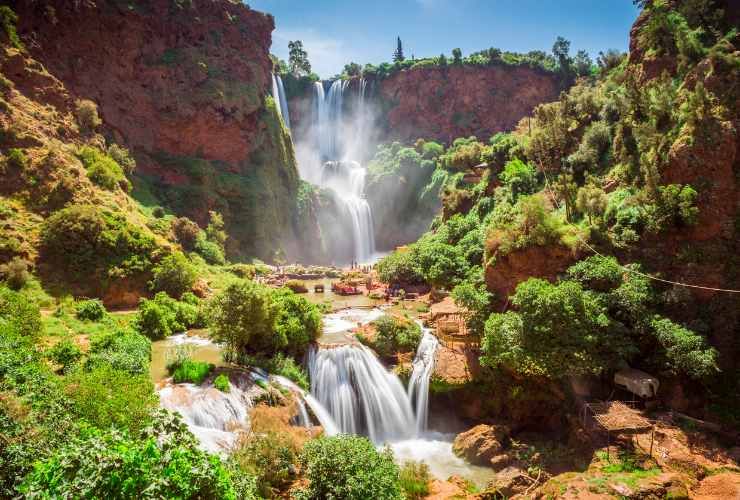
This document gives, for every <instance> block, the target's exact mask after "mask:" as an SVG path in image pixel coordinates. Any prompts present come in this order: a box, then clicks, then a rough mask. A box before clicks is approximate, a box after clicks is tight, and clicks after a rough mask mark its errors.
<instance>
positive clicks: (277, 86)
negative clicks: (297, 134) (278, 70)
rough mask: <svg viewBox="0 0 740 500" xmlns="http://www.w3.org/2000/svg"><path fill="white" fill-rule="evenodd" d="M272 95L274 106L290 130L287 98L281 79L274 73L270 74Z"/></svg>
mask: <svg viewBox="0 0 740 500" xmlns="http://www.w3.org/2000/svg"><path fill="white" fill-rule="evenodd" d="M272 97H273V99H275V107H276V108H277V112H278V114H279V115H280V117H281V118H282V119H283V123H284V124H285V127H286V128H287V129H288V130H290V111H289V110H288V99H287V98H286V96H285V88H284V87H283V79H282V78H280V75H276V74H275V73H273V74H272Z"/></svg>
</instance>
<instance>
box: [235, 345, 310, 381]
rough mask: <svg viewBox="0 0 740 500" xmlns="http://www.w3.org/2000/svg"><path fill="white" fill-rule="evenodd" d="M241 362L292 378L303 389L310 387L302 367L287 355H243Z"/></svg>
mask: <svg viewBox="0 0 740 500" xmlns="http://www.w3.org/2000/svg"><path fill="white" fill-rule="evenodd" d="M242 361H243V364H246V365H249V366H258V367H260V368H263V369H265V370H267V371H268V372H269V373H271V374H273V375H281V376H283V377H285V378H287V379H288V380H292V381H293V382H294V383H295V384H296V385H298V386H299V387H300V388H301V389H303V390H304V391H307V390H309V389H310V384H309V381H308V374H307V373H306V370H304V369H303V367H302V366H301V365H300V364H298V363H296V362H295V360H294V359H293V358H291V357H289V356H286V355H284V354H283V353H281V352H279V353H277V354H276V355H275V356H273V357H272V358H263V357H249V356H248V357H245V358H243V360H242Z"/></svg>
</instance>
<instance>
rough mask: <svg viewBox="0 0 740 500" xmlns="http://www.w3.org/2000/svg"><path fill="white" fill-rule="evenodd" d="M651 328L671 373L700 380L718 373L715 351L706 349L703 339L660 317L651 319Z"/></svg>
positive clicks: (709, 348)
mask: <svg viewBox="0 0 740 500" xmlns="http://www.w3.org/2000/svg"><path fill="white" fill-rule="evenodd" d="M651 326H652V328H653V330H654V332H655V337H656V338H657V339H658V342H660V344H661V345H662V346H663V348H664V349H665V356H666V358H667V363H666V364H667V365H668V368H669V369H671V370H672V371H673V372H675V373H678V372H683V373H686V374H687V375H689V376H690V377H692V378H696V379H701V378H705V377H707V376H709V375H712V374H714V373H716V372H717V371H718V368H717V351H716V350H715V349H714V348H711V347H707V346H706V342H705V340H704V338H703V337H701V336H700V335H697V334H696V333H694V332H692V331H691V330H688V329H686V328H684V327H682V326H680V325H677V324H676V323H674V322H672V321H671V320H669V319H667V318H661V317H660V316H655V317H654V318H653V319H652V321H651Z"/></svg>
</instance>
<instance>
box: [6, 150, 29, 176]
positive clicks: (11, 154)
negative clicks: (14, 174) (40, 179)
mask: <svg viewBox="0 0 740 500" xmlns="http://www.w3.org/2000/svg"><path fill="white" fill-rule="evenodd" d="M6 161H7V162H8V166H9V167H12V168H13V169H15V170H17V171H19V172H23V171H24V170H25V169H26V167H28V157H27V156H26V153H24V152H23V150H22V149H18V148H10V149H9V150H8V153H7V160H6Z"/></svg>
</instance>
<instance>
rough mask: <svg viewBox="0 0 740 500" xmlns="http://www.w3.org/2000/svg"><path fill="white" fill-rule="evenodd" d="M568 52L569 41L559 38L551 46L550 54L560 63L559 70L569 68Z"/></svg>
mask: <svg viewBox="0 0 740 500" xmlns="http://www.w3.org/2000/svg"><path fill="white" fill-rule="evenodd" d="M569 51H570V41H568V40H566V39H565V38H563V37H562V36H559V37H558V38H557V39H556V40H555V43H554V44H553V45H552V54H553V55H554V56H555V57H556V58H557V60H558V63H560V69H566V68H569V67H570V57H569V56H568V52H569Z"/></svg>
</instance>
